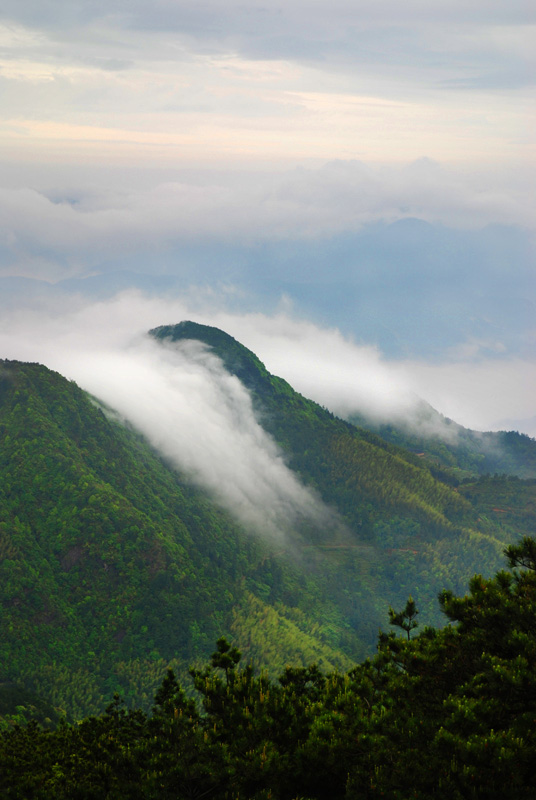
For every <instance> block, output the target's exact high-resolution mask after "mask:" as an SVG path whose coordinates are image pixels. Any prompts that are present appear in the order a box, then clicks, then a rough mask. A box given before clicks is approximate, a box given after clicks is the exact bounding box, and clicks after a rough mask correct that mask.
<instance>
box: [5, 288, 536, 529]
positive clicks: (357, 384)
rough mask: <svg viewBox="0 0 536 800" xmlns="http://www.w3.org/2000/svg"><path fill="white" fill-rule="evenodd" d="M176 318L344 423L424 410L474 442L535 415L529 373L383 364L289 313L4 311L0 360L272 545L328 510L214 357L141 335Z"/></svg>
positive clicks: (207, 308)
mask: <svg viewBox="0 0 536 800" xmlns="http://www.w3.org/2000/svg"><path fill="white" fill-rule="evenodd" d="M183 319H194V320H196V321H198V322H200V323H203V324H207V325H214V326H216V327H219V328H221V329H222V330H225V331H226V332H227V333H229V334H230V335H231V336H234V337H235V338H236V339H237V340H238V341H240V342H241V343H243V344H244V345H246V347H249V348H250V349H251V350H253V351H254V352H255V353H256V354H257V355H258V356H259V358H260V359H261V360H262V361H263V362H264V363H265V364H266V366H267V368H268V369H269V370H270V371H271V372H272V373H273V374H275V375H279V376H281V377H283V378H285V379H286V380H288V381H289V383H290V384H291V385H292V386H293V387H294V388H295V389H297V390H298V391H300V392H301V393H302V394H304V395H305V396H307V397H310V398H312V399H314V400H316V401H317V402H319V403H321V404H322V405H325V406H326V407H328V408H329V409H330V410H332V411H333V412H334V413H337V414H338V415H340V416H348V415H350V414H351V413H353V412H357V413H365V414H368V415H372V416H375V418H376V419H378V420H380V421H381V420H382V419H383V420H392V421H399V422H402V421H406V422H407V423H408V424H409V423H412V422H413V423H414V424H415V423H416V418H417V417H418V409H419V404H420V403H421V400H420V399H419V398H422V399H423V400H425V401H428V402H430V403H431V404H432V405H433V406H434V407H435V408H436V409H437V410H438V411H440V412H441V413H444V414H446V415H447V416H450V417H451V418H453V419H455V421H457V422H460V423H461V424H465V425H467V426H468V427H474V428H478V429H480V430H485V429H490V428H491V427H492V424H491V423H492V421H493V419H502V418H505V417H506V416H508V417H515V418H518V419H523V418H527V419H529V418H530V417H531V415H532V413H533V412H532V408H533V406H532V398H533V397H534V395H535V392H534V391H533V390H532V389H531V387H534V385H535V383H536V380H535V379H536V368H535V365H534V364H532V363H530V362H523V361H519V362H517V363H516V362H514V363H507V364H502V363H501V362H500V361H497V360H494V361H489V362H485V361H483V362H480V363H471V364H466V363H457V362H451V363H449V364H436V365H433V364H425V363H422V362H410V361H406V362H392V361H388V360H386V359H385V358H383V357H382V354H381V352H380V351H379V350H378V349H377V348H374V347H370V346H368V347H366V346H359V345H357V344H356V343H355V342H352V341H351V340H350V339H348V338H345V337H344V336H343V335H342V334H341V333H340V332H339V331H337V330H336V329H323V328H320V327H319V326H317V325H314V324H313V323H310V322H307V321H304V320H300V319H296V318H295V317H294V316H293V314H292V311H291V309H288V308H285V307H282V308H281V310H280V311H279V312H278V313H276V314H273V315H271V316H270V315H266V314H260V313H257V314H253V313H250V314H245V313H242V314H239V313H233V312H230V311H227V310H225V309H224V308H223V307H222V303H221V298H217V297H215V296H212V295H208V296H206V297H204V298H201V297H199V296H197V297H194V296H191V297H189V298H186V297H184V298H182V300H180V299H162V298H160V299H159V298H154V297H153V298H147V297H145V296H143V295H142V294H140V293H138V292H127V293H124V294H122V295H120V296H118V297H116V298H115V299H113V300H109V301H105V302H88V301H87V300H83V299H82V298H79V299H78V302H77V303H74V304H73V307H72V310H66V304H65V303H63V304H61V305H59V304H58V303H54V304H52V305H49V306H48V305H46V304H44V303H41V305H38V306H36V307H34V308H33V309H32V308H30V307H28V308H26V309H21V308H19V309H17V311H16V312H12V313H8V312H7V311H6V312H4V313H3V314H2V316H1V317H0V357H2V358H16V359H20V360H23V361H39V362H41V363H43V364H45V365H46V366H48V367H50V368H52V369H56V370H57V371H58V372H60V373H61V374H63V375H65V376H66V377H68V378H71V379H74V380H76V381H77V383H78V384H79V385H80V386H82V388H84V389H86V390H88V391H90V392H91V393H93V394H94V395H95V396H97V397H99V398H101V399H102V400H103V401H105V402H106V403H107V404H108V405H110V406H111V407H112V408H115V409H117V410H118V411H119V412H120V413H121V414H122V415H123V416H124V417H125V418H127V419H129V420H130V421H131V422H132V423H133V424H134V425H135V426H136V427H137V428H139V429H140V430H141V431H143V432H144V433H145V435H146V436H147V437H148V439H149V440H150V441H151V442H152V444H153V445H154V446H155V447H157V448H159V449H160V450H161V452H163V453H164V454H165V455H166V456H167V457H168V458H169V459H171V460H173V462H174V463H175V464H176V465H178V466H180V468H181V469H183V470H186V471H187V472H188V473H189V474H190V476H191V478H192V479H194V480H195V481H196V482H197V483H198V485H203V486H204V487H205V488H207V489H209V490H210V491H211V492H212V494H213V495H215V496H217V497H218V498H219V501H220V502H221V503H223V504H224V505H225V506H226V507H227V508H232V509H233V511H234V513H239V514H240V515H241V519H242V521H243V522H244V523H247V524H248V525H252V526H255V525H258V524H259V520H262V524H263V525H264V530H268V529H270V534H271V535H272V536H280V535H281V532H282V531H284V530H285V525H286V523H285V522H284V521H285V520H292V522H293V524H294V523H299V521H300V520H302V521H304V522H307V521H308V520H309V521H310V522H314V521H315V520H316V521H317V522H318V520H323V521H324V522H325V521H326V516H325V515H326V513H329V512H326V510H325V509H323V508H322V507H321V506H320V505H319V504H318V501H317V500H316V499H315V498H314V497H313V496H312V495H311V494H310V493H309V492H307V491H306V490H305V489H304V488H303V487H302V486H300V485H299V484H298V483H297V482H296V480H295V479H294V478H293V476H292V474H291V473H290V471H289V470H288V469H287V468H286V467H285V465H284V462H283V460H282V459H281V456H280V454H279V453H278V451H277V448H276V447H275V446H274V443H273V442H272V441H271V440H270V439H269V438H268V437H267V436H266V434H264V432H263V430H262V429H261V428H260V426H259V425H258V424H257V422H256V420H255V419H254V416H253V413H252V409H251V403H250V400H249V396H248V394H247V392H246V390H245V389H244V387H243V386H242V385H241V384H240V383H239V382H238V381H237V379H235V378H231V377H230V376H229V375H228V374H227V373H226V372H225V371H224V370H223V369H222V367H221V364H219V362H218V360H217V359H215V358H214V355H213V354H211V353H210V352H207V351H206V350H204V349H203V348H199V347H198V346H195V345H193V344H191V343H190V344H191V346H190V345H189V346H188V347H187V348H184V347H183V348H182V349H174V350H172V351H168V350H166V349H165V348H163V347H162V345H157V344H156V343H154V342H152V341H150V340H149V339H148V337H147V335H146V334H147V331H148V330H149V329H151V328H153V327H156V326H158V325H162V324H174V323H177V322H180V321H181V320H183ZM458 411H459V412H460V413H455V412H458ZM417 422H418V420H417ZM419 424H420V423H419ZM423 432H424V433H430V432H431V431H430V430H427V431H426V430H425V431H423ZM435 432H438V433H441V431H435ZM527 432H528V433H531V430H528V431H527ZM330 524H331V522H330Z"/></svg>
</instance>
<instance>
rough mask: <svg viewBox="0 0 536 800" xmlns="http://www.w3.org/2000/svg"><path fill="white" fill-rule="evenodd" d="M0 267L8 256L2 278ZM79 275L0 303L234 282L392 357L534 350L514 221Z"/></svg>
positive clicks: (184, 249)
mask: <svg viewBox="0 0 536 800" xmlns="http://www.w3.org/2000/svg"><path fill="white" fill-rule="evenodd" d="M1 261H2V258H1V253H0V262H1ZM149 263H150V265H151V266H150V267H148V264H149ZM8 264H9V258H8V256H7V255H6V262H5V265H4V273H5V270H6V268H7V267H8ZM476 265H478V268H476ZM85 269H86V274H85V275H81V276H75V277H71V278H65V279H63V280H59V281H58V282H56V283H46V282H44V281H38V280H31V279H28V278H12V277H0V306H9V304H10V303H13V302H15V301H16V302H18V303H20V302H21V301H22V300H23V301H24V302H27V301H28V300H29V299H30V298H31V297H32V296H34V297H36V298H39V297H41V298H45V299H46V298H48V299H51V298H54V297H58V296H60V297H61V296H64V295H69V296H71V295H73V294H74V295H77V294H80V295H83V296H84V297H86V298H92V299H95V298H97V299H104V298H108V297H111V296H113V295H115V294H117V292H120V291H123V290H126V289H139V290H140V291H142V292H144V293H147V294H149V295H155V294H164V293H165V294H166V295H168V296H169V295H170V294H173V293H176V294H182V295H184V292H185V291H187V290H188V288H189V287H198V288H202V287H203V286H210V287H212V288H214V287H216V288H218V287H219V288H222V287H234V288H235V289H237V290H238V292H239V294H240V296H241V297H247V305H248V308H250V309H257V310H260V311H263V312H265V313H271V312H272V311H273V310H274V309H275V308H277V306H278V304H279V303H280V301H281V297H282V296H284V297H286V298H288V299H289V301H290V302H291V303H292V307H293V308H294V310H295V312H296V313H297V314H298V315H302V316H305V317H306V318H307V319H313V320H316V321H317V322H318V324H320V325H323V326H336V327H337V328H338V329H339V330H340V331H342V333H343V334H345V335H350V336H353V337H354V338H355V339H356V340H357V341H366V342H367V343H374V344H376V345H377V346H378V347H379V348H380V349H381V351H382V352H383V353H384V354H385V355H386V356H387V357H389V358H407V357H416V356H418V357H424V358H426V359H429V358H437V357H440V356H444V355H445V354H446V353H447V354H450V353H452V352H453V351H454V350H455V349H456V348H458V347H463V346H465V345H466V344H467V342H472V343H476V344H477V345H478V348H479V352H481V353H483V354H484V355H486V357H489V358H493V357H497V354H499V355H500V354H504V353H508V354H511V355H513V354H515V355H517V356H519V357H526V355H527V354H530V353H531V351H532V344H533V339H532V329H533V320H534V316H535V313H536V305H535V303H536V298H535V295H534V277H533V276H534V242H533V241H532V239H531V234H530V233H529V232H528V231H525V230H523V229H520V228H516V227H514V226H511V227H508V226H500V225H495V226H488V227H486V228H485V229H483V230H479V231H471V230H456V229H453V228H447V227H444V226H441V225H437V224H436V225H433V224H430V223H428V222H425V221H423V220H420V219H415V218H406V219H401V220H398V221H396V222H394V223H391V224H388V223H386V222H379V223H375V224H370V225H367V226H364V227H363V228H362V229H361V230H359V231H356V232H352V233H344V234H338V235H334V236H333V237H331V238H329V237H328V238H326V237H324V238H321V239H320V240H317V239H316V238H311V239H309V238H307V239H301V240H299V241H296V240H285V239H283V240H278V241H274V242H265V243H263V244H260V243H256V244H251V245H249V246H247V245H241V246H238V245H234V246H233V245H230V244H225V243H222V242H221V241H217V242H210V241H209V242H207V241H203V242H197V243H196V242H193V243H190V244H185V243H181V246H180V247H177V248H176V249H172V250H166V248H163V250H162V252H151V253H150V255H149V254H148V253H147V252H143V251H142V252H140V253H139V254H133V253H129V254H128V257H126V258H123V260H121V259H120V258H118V257H117V256H116V254H114V256H113V259H110V260H109V261H107V260H103V261H101V262H98V263H91V264H88V265H86V267H85ZM200 276H202V277H200ZM223 294H225V292H224V293H223ZM226 302H228V303H230V304H231V305H232V303H233V302H234V301H233V293H230V294H229V293H227V294H226Z"/></svg>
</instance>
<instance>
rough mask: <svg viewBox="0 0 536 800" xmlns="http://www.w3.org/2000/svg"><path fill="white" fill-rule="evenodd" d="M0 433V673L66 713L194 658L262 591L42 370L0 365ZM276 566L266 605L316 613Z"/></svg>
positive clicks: (162, 480)
mask: <svg viewBox="0 0 536 800" xmlns="http://www.w3.org/2000/svg"><path fill="white" fill-rule="evenodd" d="M0 436H1V441H2V447H1V450H0V476H1V480H0V596H1V604H2V612H3V613H2V621H1V624H2V629H3V630H2V634H3V635H2V637H1V643H0V669H1V673H0V682H1V681H20V680H23V681H24V682H25V683H26V685H27V686H28V687H31V688H37V689H39V690H41V692H42V693H43V695H44V696H45V697H47V698H48V699H50V700H52V701H53V702H54V703H55V704H56V705H57V706H60V707H63V708H64V709H66V710H67V711H69V712H70V713H72V714H73V715H75V716H76V715H78V714H80V713H82V712H84V713H86V712H87V711H88V710H93V709H97V708H100V707H101V706H102V703H104V702H105V700H106V698H107V697H110V696H111V694H113V691H114V690H116V689H117V690H120V691H121V692H122V693H123V694H127V695H129V694H131V695H133V696H135V697H136V699H137V700H138V701H140V700H141V701H142V702H143V701H144V699H147V700H150V698H151V697H152V691H153V689H154V686H155V685H157V684H158V682H159V680H160V678H161V674H162V670H163V669H164V668H165V666H166V664H167V663H169V662H170V660H173V659H175V660H176V659H178V666H179V668H180V667H181V665H182V670H183V671H184V669H185V667H186V666H187V665H188V664H189V662H190V661H192V660H195V659H196V658H197V657H205V656H206V654H207V653H208V652H210V649H211V647H212V645H213V642H214V641H215V639H216V638H217V637H218V636H219V635H220V634H221V633H222V631H224V632H225V631H229V630H230V627H231V625H232V622H233V619H234V618H235V614H234V608H235V606H238V605H239V604H240V603H241V602H242V600H243V598H244V596H245V592H246V591H249V592H252V593H253V595H255V593H256V592H257V591H258V587H264V586H265V585H266V575H267V574H268V573H269V570H270V559H269V558H268V557H267V556H268V554H267V552H266V549H265V548H263V547H262V545H261V544H260V543H258V542H257V541H256V540H255V539H252V538H251V537H250V536H247V535H246V534H245V532H244V531H243V530H241V529H240V527H239V526H238V525H237V524H236V523H235V522H234V520H232V519H231V518H230V517H229V515H227V514H225V513H224V512H223V511H221V510H220V509H219V508H217V507H216V506H214V504H213V503H212V501H211V500H210V499H209V498H207V497H205V496H204V495H203V494H202V493H201V492H199V491H197V490H195V489H193V488H191V487H189V486H188V485H186V484H185V483H184V481H180V479H179V478H178V476H177V475H176V473H174V472H172V471H170V470H169V469H168V468H167V467H166V466H165V465H164V464H163V463H162V462H161V461H160V460H159V458H158V457H157V456H156V455H155V454H154V453H153V452H152V451H151V449H150V448H149V447H148V446H147V445H146V444H145V443H144V442H143V441H142V440H141V439H140V437H139V436H138V435H137V434H135V433H134V432H133V431H130V430H128V429H127V428H125V427H123V426H121V425H119V424H118V423H117V422H116V421H114V420H113V419H110V418H107V417H106V416H105V415H104V413H103V411H102V410H101V409H100V408H99V407H97V406H96V404H95V403H94V402H92V401H91V399H90V398H89V397H88V396H87V395H86V394H85V393H84V392H82V391H81V390H80V389H78V387H76V386H75V385H74V384H73V383H71V382H69V381H67V380H65V379H64V378H62V377H61V376H60V375H58V374H57V373H54V372H51V371H50V370H47V369H46V368H45V367H41V366H39V365H36V364H21V363H17V362H2V363H1V366H0ZM279 571H280V573H281V581H280V582H281V590H280V591H279V592H276V593H274V594H273V598H274V600H277V601H278V603H279V610H278V611H275V610H274V612H273V613H274V614H276V616H277V615H279V616H283V617H284V615H285V603H284V601H285V600H287V599H289V600H290V601H291V602H294V603H295V604H296V605H299V604H300V602H301V601H302V600H301V599H302V598H303V601H304V602H309V603H310V607H311V614H312V616H314V614H315V612H314V607H315V602H316V603H317V604H318V610H317V611H318V614H319V615H320V617H321V613H322V609H323V604H322V601H321V600H320V599H318V597H317V595H318V593H317V594H316V595H315V593H314V592H313V593H311V592H310V591H309V590H308V588H307V581H306V580H305V579H304V578H303V577H302V576H300V575H298V574H297V573H296V570H295V569H293V567H292V565H287V564H285V565H283V566H282V567H281V568H280V570H279ZM261 591H262V589H261ZM258 602H259V603H260V604H261V606H266V603H265V602H264V601H263V600H262V599H260V598H259V600H258ZM324 605H325V604H324ZM328 605H329V603H328ZM318 621H319V620H318ZM321 638H322V637H320V639H318V646H319V647H320V646H321ZM299 639H300V631H299V629H298V628H296V630H295V636H294V644H293V653H294V654H295V651H296V649H297V650H298V651H299V650H300V643H299ZM304 641H306V643H307V647H308V648H309V647H310V637H308V636H307V637H305V636H304ZM323 647H324V650H325V652H326V656H328V655H329V654H330V653H331V663H333V664H335V663H346V661H347V659H345V657H344V656H343V655H342V653H340V652H337V651H336V650H333V651H331V650H330V647H329V644H326V645H323ZM282 658H285V655H284V650H283V652H282ZM328 661H329V658H328Z"/></svg>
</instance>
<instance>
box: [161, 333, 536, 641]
mask: <svg viewBox="0 0 536 800" xmlns="http://www.w3.org/2000/svg"><path fill="white" fill-rule="evenodd" d="M150 333H151V335H152V336H153V337H155V338H156V339H157V340H159V341H161V342H162V343H163V344H164V343H167V345H168V346H179V347H180V346H181V342H183V341H188V340H190V339H194V340H197V341H200V342H203V343H204V344H205V345H206V346H207V347H209V348H210V349H211V350H212V351H213V352H214V353H215V354H216V355H218V356H219V357H220V358H221V360H222V362H223V364H224V366H225V368H226V369H227V370H229V371H230V372H231V373H232V374H234V375H236V376H237V377H238V378H239V379H240V380H241V381H242V382H243V383H244V384H245V385H246V386H247V388H248V389H249V391H250V392H251V397H252V401H253V405H254V408H255V411H256V414H257V417H258V419H259V421H260V422H261V423H262V425H263V427H264V428H265V429H266V430H267V431H268V432H269V433H270V434H271V435H272V436H273V437H274V439H275V440H276V441H277V442H278V444H279V445H280V447H281V448H282V451H283V452H284V454H285V456H286V459H287V463H288V464H289V465H290V466H291V467H292V468H293V469H294V470H295V471H296V472H298V474H299V475H300V477H301V478H302V480H303V481H304V482H305V483H306V484H308V485H310V486H312V487H314V488H315V489H316V490H317V491H318V492H319V494H320V495H321V497H322V499H323V500H324V501H325V502H326V503H327V504H329V505H331V506H332V507H335V508H336V509H337V511H338V512H339V513H340V514H341V515H342V517H343V519H344V521H345V523H346V525H347V527H348V530H349V531H350V538H349V540H348V541H347V542H346V543H345V545H344V544H343V545H342V546H341V547H340V548H336V547H335V545H336V542H334V541H332V540H331V539H330V532H329V531H326V532H324V535H323V537H322V541H317V540H310V542H309V544H310V545H312V546H316V547H317V549H318V547H319V546H323V547H324V548H326V547H329V544H330V541H331V542H332V545H333V549H331V550H330V551H329V555H327V554H326V553H327V551H326V550H324V554H323V566H322V570H323V572H325V573H327V574H330V575H331V580H332V586H331V587H330V591H332V592H334V593H335V595H336V597H337V602H338V604H339V606H340V607H343V608H344V609H345V612H344V613H345V619H346V620H351V624H354V625H355V624H360V625H362V624H363V622H362V619H363V613H362V612H363V610H364V609H366V611H365V614H364V616H366V617H368V619H369V620H372V623H371V627H373V628H374V635H375V633H376V630H377V624H378V622H377V621H379V620H381V618H382V616H383V614H384V613H385V599H386V598H388V599H389V602H391V603H392V604H397V603H403V602H404V600H405V598H406V597H407V595H408V594H411V593H413V594H414V596H417V598H418V601H419V603H420V605H421V607H422V608H423V609H424V610H425V611H426V614H427V615H428V619H429V620H430V621H432V619H433V621H434V622H436V623H439V622H440V619H438V618H437V617H436V616H434V614H435V612H434V608H435V597H436V594H437V592H438V591H441V590H442V589H443V588H444V587H445V586H453V587H455V590H459V591H461V590H462V589H463V586H464V585H465V581H466V580H468V579H469V577H470V576H471V574H472V573H473V572H474V570H476V569H479V568H480V569H481V568H482V565H484V566H485V567H486V569H489V570H490V572H491V571H493V570H495V569H497V568H498V566H499V565H500V552H501V549H502V546H503V544H505V543H507V542H509V541H510V540H512V539H515V538H516V536H517V535H518V534H519V533H520V532H521V531H523V532H524V531H525V529H526V526H528V525H530V524H531V516H530V513H525V511H521V512H520V515H519V516H518V518H517V519H516V520H514V521H512V522H511V521H510V520H505V519H504V517H503V518H501V519H500V520H499V519H497V518H496V517H494V516H493V515H491V516H483V515H482V514H480V513H479V512H478V510H477V509H475V508H474V507H473V505H472V503H471V500H470V498H469V497H466V496H465V494H470V491H469V490H468V492H465V490H464V491H462V490H461V487H458V486H456V483H457V481H453V480H452V475H450V474H448V473H447V472H445V471H444V470H437V469H434V471H433V472H432V470H431V469H430V465H429V464H428V463H426V461H425V460H423V459H422V458H421V457H420V456H419V455H417V454H415V453H412V452H409V451H408V450H405V449H404V448H402V447H399V446H397V445H395V444H392V443H389V442H387V441H385V440H384V439H382V438H381V437H380V436H378V435H377V434H375V433H374V432H371V431H368V430H365V429H364V428H357V427H356V426H355V425H352V424H350V423H348V422H345V421H343V420H340V419H337V418H336V417H334V416H333V414H331V413H330V412H329V411H327V410H326V409H324V408H322V407H321V406H319V405H318V404H316V403H314V402H312V401H310V400H308V399H306V398H304V397H302V396H301V395H300V394H298V393H297V392H295V391H294V390H293V389H292V388H291V387H290V386H289V384H288V383H287V382H286V381H284V380H282V379H281V378H278V377H276V376H273V375H271V374H270V373H269V372H268V371H267V370H266V368H265V367H264V365H263V364H262V363H261V362H260V361H259V359H258V358H257V357H256V356H255V354H254V353H252V352H251V351H249V350H248V349H247V348H245V347H244V346H243V345H241V344H240V343H239V342H237V341H236V340H235V339H233V337H231V336H229V335H228V334H226V333H224V332H223V331H220V330H218V329H215V328H212V327H210V326H206V325H199V324H197V323H195V322H191V321H184V322H181V323H180V324H178V325H167V326H161V327H159V328H156V329H154V330H152V331H151V332H150ZM432 466H434V465H432ZM471 485H472V484H471ZM526 491H527V492H528V493H529V494H530V496H531V497H532V496H534V486H533V485H530V484H529V485H528V487H527V489H526ZM477 494H480V492H477ZM356 571H357V574H358V575H359V578H358V579H357V578H356ZM357 618H360V622H359V623H357V622H356V619H357ZM370 633H371V632H370ZM371 637H372V633H371ZM370 641H371V642H372V638H371V640H370Z"/></svg>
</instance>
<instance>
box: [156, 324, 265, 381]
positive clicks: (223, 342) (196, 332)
mask: <svg viewBox="0 0 536 800" xmlns="http://www.w3.org/2000/svg"><path fill="white" fill-rule="evenodd" d="M149 335H150V336H154V338H155V339H159V340H160V341H162V340H168V341H171V342H180V341H184V340H187V339H194V340H196V341H199V342H203V343H204V344H206V345H208V346H209V347H210V348H211V349H212V350H213V352H214V353H215V354H216V355H217V356H219V358H221V360H222V362H223V365H224V367H225V369H226V370H227V371H228V372H230V373H231V374H233V375H236V377H237V378H239V379H240V380H241V381H242V383H243V384H244V385H245V386H247V388H248V389H250V390H258V389H260V388H261V387H262V386H263V385H264V384H266V383H267V382H269V378H270V374H269V372H268V370H267V369H266V367H265V366H264V364H263V363H262V361H260V360H259V359H258V358H257V356H256V355H255V353H253V352H252V351H251V350H248V348H247V347H244V345H243V344H240V342H238V341H237V340H236V339H234V338H233V337H232V336H231V335H230V334H228V333H225V331H222V330H220V328H215V327H213V326H211V325H201V324H200V323H199V322H192V321H191V320H183V321H182V322H179V323H178V324H176V325H160V326H159V327H158V328H153V329H152V330H150V331H149Z"/></svg>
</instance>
